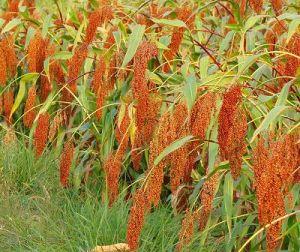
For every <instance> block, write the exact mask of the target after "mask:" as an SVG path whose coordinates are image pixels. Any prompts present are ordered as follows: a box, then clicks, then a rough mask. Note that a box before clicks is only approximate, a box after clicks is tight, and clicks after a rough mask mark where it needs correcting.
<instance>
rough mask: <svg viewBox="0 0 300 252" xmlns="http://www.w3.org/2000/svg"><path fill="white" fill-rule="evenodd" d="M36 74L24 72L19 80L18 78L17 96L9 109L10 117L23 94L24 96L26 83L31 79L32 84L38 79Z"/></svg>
mask: <svg viewBox="0 0 300 252" xmlns="http://www.w3.org/2000/svg"><path fill="white" fill-rule="evenodd" d="M38 76H39V75H38V74H37V73H30V74H25V75H24V76H23V77H22V78H21V80H20V86H19V91H18V94H17V97H16V99H15V102H14V105H13V107H12V109H11V112H10V116H9V117H10V118H11V117H12V115H13V113H14V112H15V111H16V110H17V109H18V108H19V106H20V104H21V102H22V100H23V98H24V96H25V90H26V83H27V82H29V81H31V82H33V84H35V82H36V81H37V79H38Z"/></svg>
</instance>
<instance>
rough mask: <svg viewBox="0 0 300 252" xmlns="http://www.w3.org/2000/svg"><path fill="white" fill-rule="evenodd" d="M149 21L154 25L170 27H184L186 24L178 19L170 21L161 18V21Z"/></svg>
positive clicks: (156, 19) (154, 19)
mask: <svg viewBox="0 0 300 252" xmlns="http://www.w3.org/2000/svg"><path fill="white" fill-rule="evenodd" d="M151 20H152V21H153V22H154V23H156V24H162V25H170V26H174V27H186V24H185V23H184V22H183V21H182V20H179V19H173V20H170V19H164V18H161V19H158V18H152V19H151Z"/></svg>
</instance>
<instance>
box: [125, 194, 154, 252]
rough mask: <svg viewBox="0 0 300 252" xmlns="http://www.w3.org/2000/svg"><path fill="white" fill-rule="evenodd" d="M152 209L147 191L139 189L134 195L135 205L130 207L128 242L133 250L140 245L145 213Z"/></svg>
mask: <svg viewBox="0 0 300 252" xmlns="http://www.w3.org/2000/svg"><path fill="white" fill-rule="evenodd" d="M149 210H150V203H149V201H148V199H147V197H146V193H145V192H144V191H143V190H142V189H138V190H137V191H136V192H135V194H134V196H133V205H132V207H131V209H130V214H129V220H128V225H127V235H126V239H127V243H128V245H129V247H130V249H131V250H133V251H134V250H136V249H137V248H138V246H139V237H140V234H141V231H142V228H143V225H144V221H145V215H146V214H147V213H148V212H149Z"/></svg>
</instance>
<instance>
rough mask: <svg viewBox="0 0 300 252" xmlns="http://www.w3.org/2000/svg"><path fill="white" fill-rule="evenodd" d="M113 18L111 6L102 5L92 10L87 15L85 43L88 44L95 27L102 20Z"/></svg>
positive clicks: (92, 36)
mask: <svg viewBox="0 0 300 252" xmlns="http://www.w3.org/2000/svg"><path fill="white" fill-rule="evenodd" d="M112 18H113V12H112V8H111V7H110V6H103V7H101V8H99V9H98V10H96V11H94V12H92V13H91V14H90V16H89V24H88V27H87V29H86V37H85V43H87V44H90V43H91V42H93V39H94V37H95V35H96V31H97V28H98V27H99V26H100V25H102V24H103V23H104V22H106V21H108V20H110V19H112Z"/></svg>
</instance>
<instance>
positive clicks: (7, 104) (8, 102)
mask: <svg viewBox="0 0 300 252" xmlns="http://www.w3.org/2000/svg"><path fill="white" fill-rule="evenodd" d="M13 105H14V92H13V90H11V89H9V90H8V91H6V92H5V93H4V94H3V107H4V111H3V112H4V113H3V115H4V118H5V121H6V122H7V123H8V124H10V123H11V118H10V113H11V109H12V107H13Z"/></svg>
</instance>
